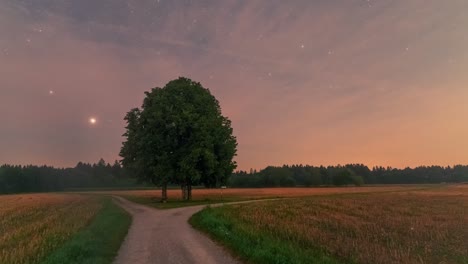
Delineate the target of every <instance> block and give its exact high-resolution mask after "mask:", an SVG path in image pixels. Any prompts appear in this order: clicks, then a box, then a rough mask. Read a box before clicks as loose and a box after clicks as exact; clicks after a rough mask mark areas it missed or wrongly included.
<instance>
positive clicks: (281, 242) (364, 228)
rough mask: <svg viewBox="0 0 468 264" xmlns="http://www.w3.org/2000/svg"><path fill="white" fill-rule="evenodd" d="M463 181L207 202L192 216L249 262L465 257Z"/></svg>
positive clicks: (467, 231) (467, 199)
mask: <svg viewBox="0 0 468 264" xmlns="http://www.w3.org/2000/svg"><path fill="white" fill-rule="evenodd" d="M467 219H468V186H448V187H446V188H443V189H441V188H438V189H436V190H427V189H426V190H421V191H414V190H409V191H408V192H402V191H398V192H386V193H367V194H346V195H329V196H316V197H309V198H300V199H288V200H276V201H265V202H262V203H248V204H238V205H227V206H222V207H216V208H211V207H209V208H206V209H204V210H202V211H200V212H199V213H197V214H195V215H194V216H193V217H192V218H191V219H190V223H191V224H192V225H193V226H194V227H195V228H197V229H199V230H201V231H203V232H205V233H207V234H209V235H210V236H211V237H212V238H214V239H215V240H217V241H219V242H220V243H221V244H223V245H225V246H226V247H227V248H228V249H230V250H231V251H233V252H234V253H235V255H238V256H239V257H240V258H241V259H243V260H244V261H246V262H247V263H262V264H263V263H338V262H339V261H341V262H342V263H354V262H355V263H372V264H374V263H376V264H378V263H468V228H467Z"/></svg>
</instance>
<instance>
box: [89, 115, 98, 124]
mask: <svg viewBox="0 0 468 264" xmlns="http://www.w3.org/2000/svg"><path fill="white" fill-rule="evenodd" d="M89 123H90V124H91V125H96V124H97V119H96V118H95V117H90V118H89Z"/></svg>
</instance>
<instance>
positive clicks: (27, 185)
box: [0, 159, 138, 193]
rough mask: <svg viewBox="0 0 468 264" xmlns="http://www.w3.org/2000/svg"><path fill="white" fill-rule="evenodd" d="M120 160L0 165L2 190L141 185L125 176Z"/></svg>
mask: <svg viewBox="0 0 468 264" xmlns="http://www.w3.org/2000/svg"><path fill="white" fill-rule="evenodd" d="M125 175H126V173H125V171H124V169H123V168H122V166H121V165H120V163H119V162H118V161H116V162H115V163H114V164H113V165H111V164H109V163H106V162H105V161H104V160H103V159H101V160H100V161H98V162H97V163H94V164H89V163H82V162H79V163H78V164H77V165H76V166H75V167H73V168H53V167H50V166H33V165H28V166H15V165H2V166H0V193H24V192H55V191H65V190H69V189H79V188H116V187H130V186H137V185H138V183H136V181H135V180H133V179H130V178H128V177H126V176H125Z"/></svg>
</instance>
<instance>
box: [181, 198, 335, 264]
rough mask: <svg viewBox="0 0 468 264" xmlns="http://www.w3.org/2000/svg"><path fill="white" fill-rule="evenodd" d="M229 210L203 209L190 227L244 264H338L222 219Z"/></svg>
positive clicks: (227, 207)
mask: <svg viewBox="0 0 468 264" xmlns="http://www.w3.org/2000/svg"><path fill="white" fill-rule="evenodd" d="M223 210H229V206H223V207H218V208H210V207H208V208H206V209H204V210H202V211H200V212H198V213H196V214H195V215H193V216H192V218H190V224H191V225H192V226H193V227H195V228H196V229H199V230H200V231H203V232H205V233H207V234H208V235H209V236H210V237H212V238H213V239H214V240H216V241H218V242H220V243H221V244H222V245H224V246H226V247H227V248H228V249H229V250H230V251H232V252H233V253H234V254H235V255H237V256H238V257H239V258H240V259H242V260H243V261H245V262H247V263H255V264H288V263H294V264H301V263H304V264H314V263H317V264H338V263H341V262H340V261H338V260H336V259H334V258H333V257H330V256H328V255H327V254H326V253H325V252H321V251H319V250H317V249H309V248H304V247H301V246H300V245H298V244H296V243H294V242H291V241H281V240H279V239H277V238H274V237H272V236H271V235H269V234H267V233H265V232H262V231H261V230H253V229H252V228H249V227H248V226H245V225H243V224H242V223H241V222H239V221H236V220H235V219H227V218H226V217H224V216H223V213H222V212H223Z"/></svg>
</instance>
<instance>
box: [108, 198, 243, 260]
mask: <svg viewBox="0 0 468 264" xmlns="http://www.w3.org/2000/svg"><path fill="white" fill-rule="evenodd" d="M115 200H116V202H117V203H118V204H119V205H120V206H122V208H124V209H125V210H126V211H128V212H129V213H130V214H131V215H132V216H133V222H132V225H131V227H130V230H129V231H128V235H127V237H126V238H125V241H124V242H123V244H122V247H121V248H120V251H119V254H118V256H117V258H116V259H115V261H114V263H116V264H147V263H148V264H149V263H161V264H171V263H203V264H210V263H223V264H230V263H240V262H238V261H237V260H235V259H234V258H233V257H232V256H231V255H230V254H229V253H228V252H226V251H225V250H224V249H223V248H222V247H220V246H218V245H217V244H215V243H214V242H213V241H211V240H210V239H209V238H207V237H206V236H205V235H203V234H201V233H200V232H199V231H197V230H195V229H193V228H192V227H191V226H190V224H189V223H188V219H189V218H190V217H191V216H192V215H193V214H194V213H196V212H198V211H200V210H201V209H203V208H204V207H205V206H204V205H201V206H193V207H184V208H176V209H169V210H158V209H155V208H151V207H147V206H144V205H140V204H136V203H133V202H130V201H128V200H126V199H124V198H121V197H115Z"/></svg>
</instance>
